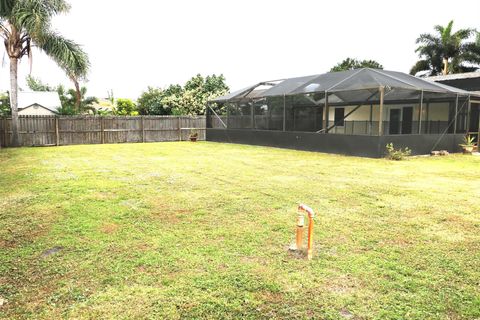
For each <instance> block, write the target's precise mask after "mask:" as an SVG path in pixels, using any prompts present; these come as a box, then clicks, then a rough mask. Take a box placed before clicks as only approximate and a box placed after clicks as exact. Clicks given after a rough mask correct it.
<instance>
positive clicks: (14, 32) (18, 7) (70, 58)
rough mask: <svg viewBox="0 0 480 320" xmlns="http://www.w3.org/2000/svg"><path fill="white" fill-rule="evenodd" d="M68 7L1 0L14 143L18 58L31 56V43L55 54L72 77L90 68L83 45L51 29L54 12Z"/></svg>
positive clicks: (44, 0) (41, 0)
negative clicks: (8, 67) (8, 64)
mask: <svg viewBox="0 0 480 320" xmlns="http://www.w3.org/2000/svg"><path fill="white" fill-rule="evenodd" d="M68 10H69V5H68V3H67V2H65V1H64V0H0V37H2V38H3V39H4V44H5V50H6V53H7V55H8V57H9V60H10V104H11V109H12V131H13V135H12V145H13V146H18V144H19V141H18V62H19V60H20V59H21V58H22V57H24V56H28V57H29V58H31V55H32V47H33V46H34V45H35V46H36V47H37V48H39V49H40V50H42V51H43V52H45V53H46V54H47V55H48V56H50V57H51V58H53V60H54V61H55V62H56V63H57V64H58V65H59V66H60V67H61V68H62V69H63V70H65V71H66V72H67V75H68V76H69V77H70V78H72V76H75V77H76V79H78V78H80V77H81V76H83V75H85V74H86V70H88V64H89V63H88V57H87V56H86V54H85V52H83V50H82V49H81V47H80V46H79V45H78V44H77V43H75V42H74V41H72V40H69V39H66V38H64V37H63V36H61V35H59V34H58V33H56V32H54V31H52V30H51V20H52V18H53V16H55V15H57V14H60V13H64V12H67V11H68ZM30 61H31V60H30ZM85 66H86V67H85ZM78 91H80V89H79V90H78Z"/></svg>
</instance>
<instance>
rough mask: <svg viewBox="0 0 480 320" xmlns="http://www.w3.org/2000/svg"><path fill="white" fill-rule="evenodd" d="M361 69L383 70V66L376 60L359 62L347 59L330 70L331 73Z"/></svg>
mask: <svg viewBox="0 0 480 320" xmlns="http://www.w3.org/2000/svg"><path fill="white" fill-rule="evenodd" d="M360 68H373V69H383V66H382V65H381V64H380V63H378V62H377V61H375V60H358V59H354V58H346V59H345V60H343V61H342V62H339V63H338V64H337V65H336V66H334V67H333V68H332V69H330V72H336V71H347V70H355V69H360Z"/></svg>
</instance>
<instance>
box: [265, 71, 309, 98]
mask: <svg viewBox="0 0 480 320" xmlns="http://www.w3.org/2000/svg"><path fill="white" fill-rule="evenodd" d="M315 77H317V76H315V75H314V76H306V77H298V78H290V79H286V80H283V81H281V82H280V83H279V84H277V85H276V86H274V87H272V88H270V89H268V90H266V91H265V92H264V93H263V96H264V97H272V96H283V95H284V94H289V93H290V92H292V91H295V90H296V89H297V88H298V87H301V86H303V85H304V84H305V83H307V82H309V81H310V80H312V79H314V78H315Z"/></svg>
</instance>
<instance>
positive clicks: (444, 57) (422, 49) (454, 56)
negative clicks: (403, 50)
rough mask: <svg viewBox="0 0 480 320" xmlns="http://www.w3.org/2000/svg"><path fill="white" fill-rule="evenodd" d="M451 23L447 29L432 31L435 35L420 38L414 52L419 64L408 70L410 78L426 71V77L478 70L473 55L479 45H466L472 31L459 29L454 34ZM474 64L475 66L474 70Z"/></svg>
mask: <svg viewBox="0 0 480 320" xmlns="http://www.w3.org/2000/svg"><path fill="white" fill-rule="evenodd" d="M452 29H453V20H452V21H450V22H449V23H448V25H447V26H440V25H437V26H435V27H434V30H435V31H436V33H435V34H430V33H424V34H421V35H420V36H419V37H418V38H417V40H416V43H417V44H419V46H418V47H417V49H416V50H415V52H417V53H418V55H419V57H420V60H419V61H417V62H416V63H415V65H414V66H413V67H412V69H411V70H410V74H413V75H415V74H417V73H418V72H421V71H426V72H427V73H428V75H438V74H444V75H445V74H449V73H459V72H469V71H474V70H476V69H478V63H479V62H480V61H479V60H480V59H476V58H475V56H474V55H473V54H472V53H473V52H474V51H475V50H478V48H479V46H480V43H479V44H477V43H476V42H475V41H473V42H472V41H469V39H470V38H471V37H472V36H473V35H474V34H475V30H474V29H460V30H458V31H456V32H453V30H452ZM475 64H477V66H475Z"/></svg>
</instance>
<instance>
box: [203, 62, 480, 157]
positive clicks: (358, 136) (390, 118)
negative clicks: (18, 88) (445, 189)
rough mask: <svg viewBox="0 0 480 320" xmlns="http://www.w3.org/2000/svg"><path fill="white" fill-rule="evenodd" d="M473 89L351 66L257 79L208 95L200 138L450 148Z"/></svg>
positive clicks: (469, 123) (339, 147)
mask: <svg viewBox="0 0 480 320" xmlns="http://www.w3.org/2000/svg"><path fill="white" fill-rule="evenodd" d="M475 99H476V100H480V98H479V97H477V96H474V95H472V94H471V93H469V92H467V91H463V90H460V89H457V88H453V87H449V86H446V85H442V84H438V83H435V82H430V81H427V80H424V79H420V78H416V77H413V76H410V75H407V74H404V73H401V72H394V71H385V70H376V69H369V68H365V69H357V70H351V71H344V72H333V73H326V74H321V75H313V76H306V77H298V78H291V79H285V80H275V81H266V82H260V83H257V84H255V85H252V86H249V87H247V88H244V89H242V90H239V91H236V92H233V93H230V94H228V95H225V96H222V97H219V98H217V99H215V100H213V101H210V103H209V108H207V140H211V141H225V142H234V143H247V144H259V145H269V146H278V147H287V148H295V149H305V150H317V151H324V152H335V153H343V154H353V155H365V156H374V157H377V156H382V155H383V153H384V149H385V145H386V143H388V142H393V143H394V144H395V143H396V144H397V145H398V146H405V147H406V146H408V147H409V148H411V149H412V150H413V152H414V153H417V154H418V153H428V152H429V151H431V149H436V150H437V149H447V150H450V151H456V150H457V147H458V143H460V141H461V139H462V137H463V135H465V134H466V133H467V132H469V130H470V128H477V130H478V121H479V119H478V115H477V116H476V119H474V118H472V117H469V115H470V114H471V108H472V106H474V104H475V103H476V100H475Z"/></svg>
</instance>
